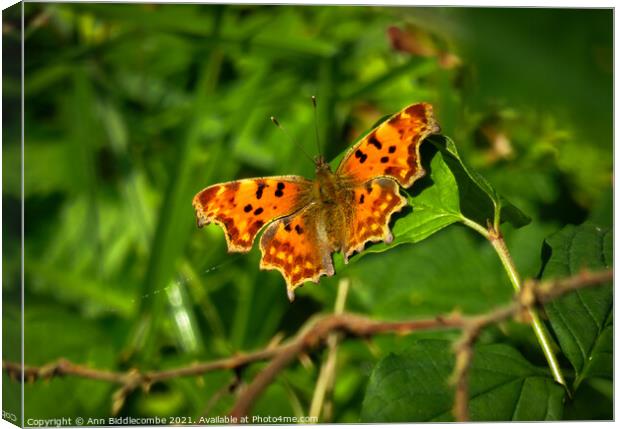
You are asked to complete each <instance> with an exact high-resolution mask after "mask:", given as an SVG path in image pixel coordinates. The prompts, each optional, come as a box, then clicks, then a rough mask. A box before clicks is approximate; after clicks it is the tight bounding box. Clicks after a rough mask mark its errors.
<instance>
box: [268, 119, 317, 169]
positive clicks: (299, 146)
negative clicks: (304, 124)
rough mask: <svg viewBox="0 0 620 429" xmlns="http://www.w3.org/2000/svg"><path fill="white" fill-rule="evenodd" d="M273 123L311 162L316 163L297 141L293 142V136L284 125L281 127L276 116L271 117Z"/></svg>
mask: <svg viewBox="0 0 620 429" xmlns="http://www.w3.org/2000/svg"><path fill="white" fill-rule="evenodd" d="M271 122H273V124H274V125H275V126H276V127H278V128H280V130H282V132H283V133H284V134H286V137H287V138H288V139H289V141H290V142H291V143H293V144H295V145H296V146H297V147H298V148H299V149H301V151H302V153H303V154H304V155H305V156H306V157H307V158H308V159H309V160H310V161H312V162H313V163H314V159H312V157H311V156H310V155H308V152H306V151H305V150H304V148H303V146H302V145H300V144H299V143H298V142H297V141H296V140H293V138H292V137H291V135H290V134H289V133H288V131H286V130H285V129H284V127H283V126H282V125H280V122H279V121H278V119H277V118H276V117H275V116H272V117H271Z"/></svg>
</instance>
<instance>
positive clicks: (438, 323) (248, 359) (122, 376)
mask: <svg viewBox="0 0 620 429" xmlns="http://www.w3.org/2000/svg"><path fill="white" fill-rule="evenodd" d="M612 278H613V271H612V270H605V271H599V272H590V271H584V272H582V273H580V274H578V275H576V276H572V277H568V278H564V279H558V280H553V281H543V282H538V281H534V280H529V281H527V282H525V284H524V287H523V289H522V290H521V292H520V293H519V294H518V295H517V296H516V299H515V300H514V302H512V303H511V304H509V305H507V306H505V307H502V308H499V309H497V310H494V311H492V312H490V313H487V314H482V315H478V316H467V317H466V316H462V315H460V314H450V315H447V316H437V317H435V318H431V319H423V320H411V321H398V322H387V321H375V320H371V319H368V318H366V317H362V316H358V315H354V314H347V313H343V314H333V315H328V316H323V317H320V318H318V319H315V320H314V321H313V322H311V323H309V325H308V326H307V327H304V328H302V329H301V330H300V332H299V333H298V334H297V336H296V337H294V338H292V339H290V340H289V341H287V342H286V343H284V344H281V345H277V346H271V347H267V348H265V349H263V350H259V351H256V352H253V353H245V354H239V355H236V356H231V357H229V358H225V359H219V360H214V361H209V362H203V363H197V364H192V365H189V366H185V367H179V368H173V369H167V370H163V371H147V372H140V371H138V370H136V369H132V370H129V371H127V372H114V371H107V370H99V369H93V368H89V367H87V366H83V365H79V364H75V363H72V362H70V361H68V360H66V359H59V360H58V361H56V362H52V363H49V364H47V365H43V366H25V367H24V368H23V371H24V378H25V380H26V381H29V382H34V381H36V380H46V379H50V378H53V377H61V376H75V377H80V378H88V379H92V380H100V381H105V382H108V383H114V384H118V385H120V386H121V387H120V389H119V390H117V391H116V393H115V394H114V398H113V405H112V411H113V413H117V412H118V411H120V409H121V407H122V405H123V403H124V400H125V398H126V397H127V395H129V394H130V393H131V392H133V391H134V390H135V389H137V388H139V387H140V388H142V389H143V390H144V391H145V392H148V390H149V388H150V386H151V385H152V384H153V383H158V382H163V381H166V380H169V379H172V378H176V377H186V376H198V375H202V374H205V373H208V372H211V371H218V370H237V371H238V370H240V369H242V368H243V367H245V366H247V365H249V364H251V363H253V362H258V361H265V360H270V363H269V364H268V365H267V367H265V368H264V369H263V370H262V371H261V372H260V373H259V374H258V375H257V376H256V377H255V378H254V380H252V382H251V383H250V384H249V386H248V387H247V388H245V389H243V390H242V391H241V392H240V394H239V397H238V398H237V402H236V404H235V405H234V407H233V409H232V410H231V412H230V415H231V416H237V417H241V416H245V415H247V414H248V413H249V412H250V410H251V407H252V405H253V403H254V402H255V400H256V398H257V397H258V396H259V395H260V394H261V393H262V392H263V391H264V389H265V388H266V387H267V386H268V385H269V384H270V383H272V382H273V380H274V379H275V378H276V376H277V375H278V374H279V373H280V371H282V370H283V369H284V368H286V366H287V365H289V364H290V363H291V362H292V361H293V360H295V359H296V358H298V357H300V356H301V355H303V354H305V353H307V352H309V351H310V350H312V349H316V348H318V347H323V346H324V345H325V344H326V343H327V339H328V338H329V337H330V334H332V333H336V332H341V333H343V334H345V335H346V336H349V337H358V338H367V337H371V336H373V335H379V334H386V333H395V334H408V333H411V332H415V331H423V330H438V329H460V330H461V331H462V335H461V338H460V340H459V341H458V342H457V343H456V344H455V349H454V350H455V355H456V364H455V369H454V374H453V382H454V385H455V400H454V415H455V418H456V419H457V420H459V421H466V420H468V376H469V368H470V365H471V361H472V357H473V345H474V343H475V341H476V339H477V337H478V335H479V333H480V331H481V330H482V329H483V328H485V327H487V326H489V325H492V324H495V323H498V322H501V321H504V320H507V319H510V318H517V319H523V318H524V317H527V310H528V309H530V308H532V307H533V306H536V305H540V304H544V303H546V302H548V301H550V300H552V299H555V298H557V297H559V296H561V295H564V294H566V293H568V292H571V291H574V290H576V289H581V288H584V287H589V286H597V285H601V284H605V283H608V282H610V281H611V280H612ZM2 368H3V370H4V371H5V372H6V373H7V374H8V375H9V376H10V377H12V378H14V379H21V372H22V367H21V365H20V364H19V363H14V362H5V361H3V362H2Z"/></svg>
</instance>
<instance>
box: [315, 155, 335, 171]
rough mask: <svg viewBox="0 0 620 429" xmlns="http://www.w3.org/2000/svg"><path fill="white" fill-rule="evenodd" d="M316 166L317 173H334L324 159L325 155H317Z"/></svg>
mask: <svg viewBox="0 0 620 429" xmlns="http://www.w3.org/2000/svg"><path fill="white" fill-rule="evenodd" d="M314 166H315V171H316V173H320V172H327V171H329V172H331V171H332V169H331V167H330V166H329V164H328V163H327V162H326V161H325V158H323V155H317V156H315V157H314Z"/></svg>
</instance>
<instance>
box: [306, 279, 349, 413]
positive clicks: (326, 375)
mask: <svg viewBox="0 0 620 429" xmlns="http://www.w3.org/2000/svg"><path fill="white" fill-rule="evenodd" d="M350 282H351V281H350V280H349V279H348V278H343V279H342V280H340V282H339V283H338V296H337V298H336V305H335V307H334V314H336V315H340V314H342V313H344V306H345V303H346V300H347V294H348V292H349V286H350ZM338 339H339V336H338V334H336V333H332V334H329V336H328V337H327V347H328V352H327V358H326V359H325V362H323V365H322V366H321V372H320V374H319V378H318V380H317V383H316V387H315V389H314V395H313V396H312V403H311V405H310V412H309V413H308V415H309V416H310V417H316V419H317V420H316V421H317V422H318V419H319V417H320V414H321V410H322V409H323V407H324V405H325V404H324V402H325V397H326V395H327V392H328V390H331V389H333V383H334V374H335V372H336V355H337V350H338Z"/></svg>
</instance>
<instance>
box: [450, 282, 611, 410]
mask: <svg viewBox="0 0 620 429" xmlns="http://www.w3.org/2000/svg"><path fill="white" fill-rule="evenodd" d="M612 279H613V271H612V270H605V271H599V272H594V273H593V272H590V271H583V272H581V273H580V274H577V275H575V276H572V277H567V278H564V279H557V280H551V281H543V282H537V281H534V280H529V281H526V282H525V283H524V285H523V289H522V290H521V291H520V293H519V294H518V295H517V296H516V299H515V301H514V302H513V303H512V304H510V305H507V306H506V307H502V308H499V309H497V310H494V311H492V312H490V313H488V314H485V315H482V316H477V317H472V318H469V319H467V320H466V321H465V323H464V325H463V328H462V331H463V332H462V334H461V338H460V339H459V341H457V342H456V343H455V345H454V351H455V355H456V363H455V366H454V372H453V375H452V381H453V384H454V385H455V392H454V409H453V413H454V416H455V418H456V420H458V421H468V420H469V411H468V409H469V382H468V380H469V369H470V367H471V362H472V359H473V355H474V350H473V347H474V343H475V341H476V339H477V338H478V335H479V334H480V331H481V330H482V329H483V328H485V327H487V326H489V325H492V324H495V323H499V322H502V321H504V320H507V319H509V318H511V317H518V318H521V319H523V318H524V317H527V314H528V312H527V310H528V309H530V308H532V307H533V306H535V305H540V304H544V303H546V302H549V301H551V300H553V299H554V298H557V297H559V296H562V295H564V294H566V293H569V292H572V291H574V290H577V289H581V288H585V287H591V286H599V285H602V284H606V283H608V282H610V281H612ZM524 315H525V316H524Z"/></svg>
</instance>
